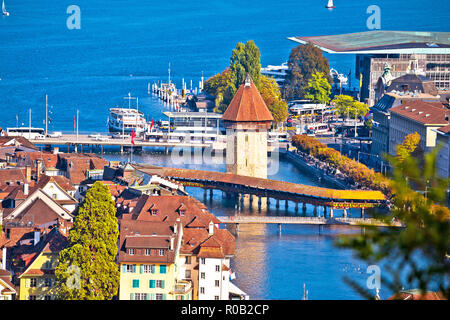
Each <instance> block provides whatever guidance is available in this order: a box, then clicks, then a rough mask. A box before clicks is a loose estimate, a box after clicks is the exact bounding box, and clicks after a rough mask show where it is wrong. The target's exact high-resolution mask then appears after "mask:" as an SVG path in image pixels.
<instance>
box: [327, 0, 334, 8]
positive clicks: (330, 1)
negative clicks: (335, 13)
mask: <svg viewBox="0 0 450 320" xmlns="http://www.w3.org/2000/svg"><path fill="white" fill-rule="evenodd" d="M326 8H328V9H333V8H336V7H335V6H334V5H333V0H328V4H327V5H326Z"/></svg>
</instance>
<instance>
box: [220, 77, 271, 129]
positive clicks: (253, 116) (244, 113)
mask: <svg viewBox="0 0 450 320" xmlns="http://www.w3.org/2000/svg"><path fill="white" fill-rule="evenodd" d="M222 119H223V120H227V121H234V122H239V121H245V122H248V121H251V122H257V121H273V117H272V114H271V113H270V111H269V109H268V108H267V106H266V103H265V102H264V99H263V98H262V96H261V94H260V93H259V91H258V89H257V88H256V86H255V84H254V83H253V81H252V80H251V79H250V77H249V76H248V79H246V81H245V83H243V84H242V85H241V86H240V87H239V89H238V91H237V92H236V94H235V96H234V97H233V100H231V102H230V104H229V105H228V108H227V110H225V113H224V114H223V116H222Z"/></svg>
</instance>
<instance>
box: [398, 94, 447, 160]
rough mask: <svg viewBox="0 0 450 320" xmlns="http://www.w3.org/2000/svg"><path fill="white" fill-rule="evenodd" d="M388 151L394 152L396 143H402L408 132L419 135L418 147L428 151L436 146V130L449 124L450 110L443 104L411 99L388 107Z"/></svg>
mask: <svg viewBox="0 0 450 320" xmlns="http://www.w3.org/2000/svg"><path fill="white" fill-rule="evenodd" d="M390 112H391V120H390V126H389V153H390V154H391V155H395V154H396V148H397V145H398V144H402V143H403V140H404V139H405V137H406V136H407V135H408V134H411V133H414V132H417V133H419V135H420V143H419V147H420V148H421V150H423V151H424V152H429V151H431V149H433V148H434V147H436V140H437V132H436V130H437V129H439V128H441V127H444V126H447V125H448V124H449V116H450V110H449V109H447V108H446V107H445V106H444V105H442V104H441V105H440V106H439V105H437V104H432V103H427V102H424V101H411V102H407V103H404V104H402V105H400V106H397V107H394V108H391V109H390Z"/></svg>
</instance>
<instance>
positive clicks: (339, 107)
mask: <svg viewBox="0 0 450 320" xmlns="http://www.w3.org/2000/svg"><path fill="white" fill-rule="evenodd" d="M332 104H333V105H334V111H335V113H336V114H338V115H339V116H341V117H342V118H350V119H354V118H355V115H356V117H361V116H364V115H365V114H366V113H367V112H368V111H369V106H368V105H367V104H365V103H362V102H359V101H356V100H355V99H354V98H353V97H351V96H347V95H344V94H341V95H338V96H336V97H334V99H333V101H332Z"/></svg>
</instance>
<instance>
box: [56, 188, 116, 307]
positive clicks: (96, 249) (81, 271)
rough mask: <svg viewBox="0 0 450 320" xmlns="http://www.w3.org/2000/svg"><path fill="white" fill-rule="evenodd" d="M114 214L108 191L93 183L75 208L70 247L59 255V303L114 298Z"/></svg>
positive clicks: (112, 202) (57, 268) (57, 269)
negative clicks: (76, 209)
mask: <svg viewBox="0 0 450 320" xmlns="http://www.w3.org/2000/svg"><path fill="white" fill-rule="evenodd" d="M115 214H116V208H115V205H114V201H113V200H112V197H111V193H110V192H109V189H108V187H107V186H105V185H104V184H102V183H100V182H95V183H94V185H93V186H92V187H91V188H90V189H89V190H88V191H87V193H86V198H85V200H84V201H83V203H82V204H81V205H80V206H79V208H78V214H77V216H76V218H75V220H74V224H73V228H72V229H71V230H70V233H69V238H68V240H69V247H68V248H66V249H64V250H62V251H61V252H60V254H59V264H58V266H57V267H56V269H55V276H56V280H57V288H58V292H59V297H60V299H64V300H110V299H112V298H113V297H114V296H115V295H116V294H117V291H118V287H119V276H120V274H119V269H118V266H117V264H116V263H115V258H116V255H117V250H118V248H117V239H118V237H119V229H118V223H117V218H116V216H115Z"/></svg>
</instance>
